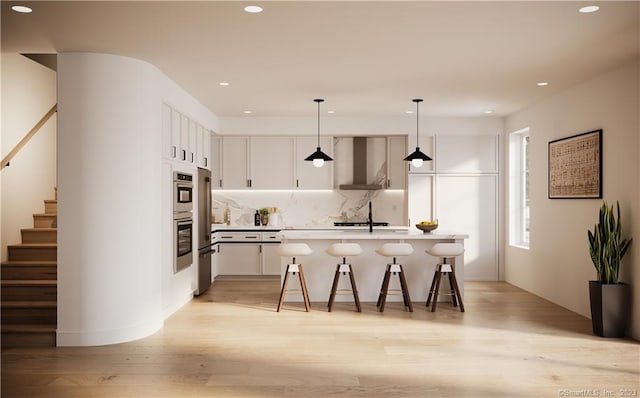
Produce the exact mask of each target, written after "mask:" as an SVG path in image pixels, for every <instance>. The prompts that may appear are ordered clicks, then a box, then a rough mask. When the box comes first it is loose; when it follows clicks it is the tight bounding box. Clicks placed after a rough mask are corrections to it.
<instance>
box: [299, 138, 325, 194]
mask: <svg viewBox="0 0 640 398" xmlns="http://www.w3.org/2000/svg"><path fill="white" fill-rule="evenodd" d="M295 141H296V144H295V145H296V150H295V165H296V178H295V187H296V188H299V189H332V188H333V162H325V164H324V165H323V166H322V167H315V166H314V165H313V162H308V161H305V160H304V159H305V158H306V157H307V156H309V155H311V154H312V153H313V152H315V150H316V147H317V146H318V139H317V138H316V137H296V139H295ZM320 147H321V148H322V151H323V152H324V153H326V154H327V155H329V156H330V157H333V138H332V137H326V136H325V137H320Z"/></svg>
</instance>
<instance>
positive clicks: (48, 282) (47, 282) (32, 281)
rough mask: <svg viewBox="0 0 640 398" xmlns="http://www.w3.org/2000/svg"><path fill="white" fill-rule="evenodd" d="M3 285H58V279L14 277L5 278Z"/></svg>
mask: <svg viewBox="0 0 640 398" xmlns="http://www.w3.org/2000/svg"><path fill="white" fill-rule="evenodd" d="M1 282H2V286H4V287H6V286H57V285H58V281H57V280H53V279H13V280H3V281H1Z"/></svg>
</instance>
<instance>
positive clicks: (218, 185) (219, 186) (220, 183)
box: [218, 178, 222, 187]
mask: <svg viewBox="0 0 640 398" xmlns="http://www.w3.org/2000/svg"><path fill="white" fill-rule="evenodd" d="M218 186H219V187H222V178H221V179H220V185H218Z"/></svg>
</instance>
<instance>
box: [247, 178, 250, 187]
mask: <svg viewBox="0 0 640 398" xmlns="http://www.w3.org/2000/svg"><path fill="white" fill-rule="evenodd" d="M247 186H248V187H249V188H251V179H248V180H247Z"/></svg>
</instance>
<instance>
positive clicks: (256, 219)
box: [253, 210, 260, 227]
mask: <svg viewBox="0 0 640 398" xmlns="http://www.w3.org/2000/svg"><path fill="white" fill-rule="evenodd" d="M253 225H255V226H256V227H259V226H260V213H258V210H256V214H254V215H253Z"/></svg>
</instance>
